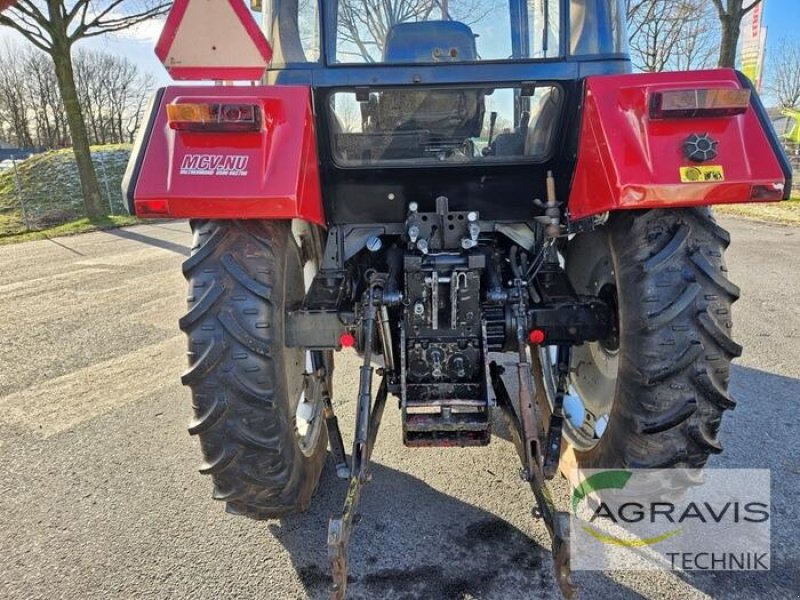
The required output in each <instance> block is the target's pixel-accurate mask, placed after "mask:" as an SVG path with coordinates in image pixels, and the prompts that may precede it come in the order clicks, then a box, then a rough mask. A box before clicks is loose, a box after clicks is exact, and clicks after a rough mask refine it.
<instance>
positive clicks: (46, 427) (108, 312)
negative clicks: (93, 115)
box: [0, 219, 800, 600]
mask: <svg viewBox="0 0 800 600" xmlns="http://www.w3.org/2000/svg"><path fill="white" fill-rule="evenodd" d="M723 224H724V225H726V226H727V227H729V228H730V229H731V231H732V233H733V238H734V243H733V246H732V248H731V251H730V255H729V256H730V257H729V265H730V271H731V274H732V278H733V279H734V280H735V281H736V282H737V283H739V284H740V285H741V286H742V289H743V299H742V301H741V302H739V303H738V304H737V305H736V310H735V317H736V327H737V329H736V331H737V336H736V337H737V339H738V341H739V342H741V343H743V344H744V345H745V348H746V351H745V355H744V356H743V357H742V358H741V359H740V360H739V361H738V363H737V366H736V368H735V371H734V375H733V383H732V385H733V390H734V393H735V395H736V396H737V398H738V400H739V406H738V408H737V409H736V411H735V412H734V413H733V414H731V415H729V416H728V417H727V418H726V419H725V420H724V422H723V430H724V431H723V442H724V444H725V446H726V452H725V453H724V454H723V455H721V456H720V457H716V458H715V459H714V460H713V461H712V464H713V465H715V466H719V467H759V468H770V469H772V481H773V484H772V485H773V489H772V498H773V504H774V508H773V515H774V517H773V518H774V521H773V529H772V539H773V557H772V565H773V570H772V571H771V572H770V573H769V574H764V573H760V574H749V573H727V574H726V573H716V574H687V575H679V574H672V573H588V572H584V573H578V574H577V576H576V579H577V581H578V583H579V584H580V585H582V589H583V594H582V597H583V598H675V599H679V598H680V599H684V598H706V597H714V598H791V597H798V594H800V557H799V556H798V555H799V554H800V551H798V542H797V540H798V539H800V511H798V498H800V457H799V456H800V452H798V451H799V450H800V444H798V437H799V436H800V424H799V423H800V420H798V417H797V416H798V414H800V411H799V410H798V409H800V316H798V313H797V309H796V306H797V302H798V298H800V278H798V276H797V265H798V262H800V228H787V227H782V226H771V225H763V224H757V223H754V222H749V221H744V220H733V219H723ZM189 241H190V237H189V234H188V232H187V225H186V224H185V223H169V224H162V225H150V226H140V227H135V228H132V229H127V230H121V231H112V232H104V233H92V234H87V235H82V236H78V237H73V238H60V239H55V240H50V241H40V242H30V243H26V244H21V245H15V246H5V247H0V273H2V278H1V279H0V315H2V317H0V464H1V465H2V479H1V480H0V481H2V489H1V491H2V494H0V516H2V521H0V564H2V567H1V568H0V598H4V599H22V598H26V599H27V598H42V599H48V600H50V599H56V598H59V599H81V600H83V599H94V598H113V599H127V598H186V599H191V600H200V599H205V598H208V599H215V600H217V599H228V598H245V599H256V598H259V599H260V598H264V599H281V600H283V599H287V598H324V597H326V589H327V588H326V586H327V581H328V580H327V576H326V569H327V563H326V554H325V533H326V524H327V519H328V517H329V516H330V515H331V514H332V513H333V512H335V511H336V510H338V509H339V507H340V502H341V500H342V497H343V494H344V483H343V482H341V481H338V480H336V479H335V477H334V474H333V472H332V469H331V468H330V467H328V468H327V469H326V472H325V473H324V475H323V482H322V485H321V491H320V492H319V494H318V496H317V498H316V502H315V504H314V506H313V507H312V509H311V510H310V511H309V512H308V513H306V514H304V515H302V516H301V517H295V518H291V519H286V520H283V521H274V522H252V521H248V520H245V519H241V518H235V517H230V516H228V515H226V514H225V513H224V512H223V509H222V506H221V505H220V504H219V503H216V502H213V501H212V500H211V499H210V482H209V481H208V480H207V478H205V477H203V476H201V475H200V474H198V473H197V471H196V468H195V467H196V466H197V465H198V464H199V462H200V456H199V449H198V444H197V440H195V439H191V438H190V437H189V436H188V435H187V433H186V425H187V423H188V421H189V417H190V412H191V407H190V398H189V393H188V391H187V390H185V389H183V388H182V387H181V385H180V383H179V381H178V376H179V374H180V373H181V371H182V370H183V369H184V366H185V356H184V350H185V348H184V341H183V339H182V336H181V335H180V334H179V331H178V329H177V320H178V316H179V315H180V313H181V310H182V309H183V306H184V294H185V290H184V287H185V286H184V281H183V278H182V276H181V273H180V263H181V261H182V260H183V258H184V257H185V255H186V254H187V253H188V244H189ZM337 369H338V370H337V374H336V390H335V394H336V404H337V406H338V410H339V413H340V417H341V420H342V422H343V423H344V424H345V433H346V435H347V434H348V433H349V432H350V431H351V430H352V419H353V406H354V393H355V392H354V390H355V389H356V379H357V377H356V375H357V372H356V361H355V360H354V357H353V356H352V355H347V354H345V355H342V356H340V359H339V362H338V367H337ZM394 407H395V405H394V403H393V402H392V403H390V405H389V406H388V407H387V412H386V415H385V417H384V424H383V428H382V435H381V436H380V439H379V441H378V445H377V448H376V451H375V454H374V459H375V467H374V479H373V482H372V483H371V484H370V485H369V487H368V488H367V489H366V491H365V494H364V496H363V511H362V513H363V520H362V521H361V523H360V524H359V525H358V527H357V529H356V533H355V535H354V538H353V540H352V546H351V548H352V550H351V574H352V583H351V586H350V590H351V592H352V597H353V598H425V599H429V598H432V599H439V598H441V599H450V598H491V599H498V598H499V599H511V598H555V597H556V595H555V585H554V581H553V576H552V568H551V562H550V559H549V552H547V551H546V550H545V549H544V547H545V546H547V540H546V535H545V531H544V528H543V527H542V526H541V525H540V524H538V523H536V522H535V521H533V520H532V519H531V517H530V516H529V511H530V506H531V496H530V492H529V491H528V490H526V488H525V487H524V485H523V484H522V482H520V480H519V478H518V476H517V470H518V461H517V458H516V455H515V453H514V450H513V448H512V446H511V444H510V443H509V442H507V441H505V440H503V439H501V438H495V440H494V441H493V442H492V444H491V446H489V447H488V448H485V449H470V450H457V449H442V450H409V449H405V448H404V447H403V446H402V443H401V439H400V423H399V419H398V411H396V410H395V409H394ZM348 437H349V436H348ZM743 484H746V482H745V483H743ZM561 500H562V501H563V500H564V498H561Z"/></svg>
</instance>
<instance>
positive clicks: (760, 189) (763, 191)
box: [750, 183, 786, 202]
mask: <svg viewBox="0 0 800 600" xmlns="http://www.w3.org/2000/svg"><path fill="white" fill-rule="evenodd" d="M785 190H786V186H785V185H784V184H782V183H773V184H771V185H754V186H753V188H752V191H751V193H750V200H752V201H754V202H780V201H781V200H783V199H784V196H785V193H784V192H785Z"/></svg>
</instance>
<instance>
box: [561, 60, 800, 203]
mask: <svg viewBox="0 0 800 600" xmlns="http://www.w3.org/2000/svg"><path fill="white" fill-rule="evenodd" d="M742 87H743V83H742V81H741V79H740V78H739V76H738V75H737V73H736V71H733V70H731V69H719V70H711V71H694V72H682V73H641V74H633V75H610V76H597V77H589V78H587V79H586V94H585V102H584V109H583V123H582V125H581V133H580V142H579V150H578V162H577V166H576V170H575V175H574V180H573V185H572V190H571V193H570V198H569V210H570V215H571V216H572V217H573V218H575V219H579V218H583V217H587V216H591V215H596V214H600V213H603V212H606V211H612V210H622V209H639V208H663V207H683V206H698V205H709V204H729V203H735V202H756V201H777V200H782V199H783V198H784V197H785V196H786V195H787V194H788V193H789V188H790V187H791V175H790V173H791V171H789V173H787V172H786V166H785V155H784V154H783V152H782V150H780V147H779V144H778V143H777V141H776V140H775V139H774V133H773V132H772V130H771V126H770V125H769V123H768V122H766V117H765V115H764V114H761V113H762V112H763V107H762V106H761V104H760V101H759V100H758V98H756V97H755V95H753V97H752V98H751V101H750V106H749V107H748V108H747V109H746V111H745V112H744V113H743V114H739V115H735V116H724V117H714V118H708V117H702V118H698V117H693V118H662V119H654V118H651V114H650V102H651V98H652V97H653V94H654V93H657V92H662V91H672V90H687V89H689V90H691V89H714V88H723V89H741V88H742ZM693 134H698V135H702V134H708V135H709V136H711V138H712V139H713V140H714V141H716V142H718V151H719V154H718V156H717V157H716V158H714V159H712V160H710V161H708V162H706V163H696V162H692V161H691V160H690V159H689V158H688V157H687V154H686V152H685V151H684V145H685V143H686V142H687V140H688V139H689V138H690V136H692V135H693ZM697 167H702V169H698V168H697ZM687 168H694V169H695V170H694V171H691V176H689V177H687V170H686V169H687ZM704 173H706V174H707V179H706V178H705V177H706V176H704ZM698 174H699V176H698ZM689 179H691V181H689Z"/></svg>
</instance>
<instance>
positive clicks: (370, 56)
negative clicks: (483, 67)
mask: <svg viewBox="0 0 800 600" xmlns="http://www.w3.org/2000/svg"><path fill="white" fill-rule="evenodd" d="M495 4H497V0H489V1H486V0H449V2H448V1H447V0H341V1H340V2H339V22H338V35H339V39H340V43H341V44H342V45H343V46H344V48H343V49H340V50H339V54H340V55H342V56H351V57H355V58H358V59H359V60H363V61H365V62H376V61H378V60H380V58H381V54H382V52H383V47H384V45H385V43H386V36H387V35H388V34H389V31H390V30H391V29H392V27H394V26H395V25H397V24H398V23H406V22H409V21H411V22H413V21H427V20H430V19H445V20H447V19H456V20H458V21H462V22H464V23H467V24H468V25H470V24H474V23H477V22H478V21H480V20H482V19H484V18H485V17H486V16H487V15H488V14H489V13H491V11H492V10H494V7H495Z"/></svg>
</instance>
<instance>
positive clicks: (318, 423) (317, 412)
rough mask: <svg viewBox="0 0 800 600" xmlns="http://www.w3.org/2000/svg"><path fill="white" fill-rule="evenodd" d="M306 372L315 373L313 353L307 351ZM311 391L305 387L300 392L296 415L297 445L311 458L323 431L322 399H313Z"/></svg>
mask: <svg viewBox="0 0 800 600" xmlns="http://www.w3.org/2000/svg"><path fill="white" fill-rule="evenodd" d="M305 356H306V371H307V372H308V373H312V372H313V365H312V362H311V352H308V351H306V352H305ZM308 391H309V390H307V389H306V388H305V386H304V387H303V389H302V391H301V392H300V398H299V399H298V401H297V409H296V410H295V415H294V424H295V434H296V436H297V443H298V445H299V446H300V451H301V452H302V453H303V454H304V455H305V456H311V455H312V454H313V453H314V451H315V449H316V447H317V441H318V440H319V435H320V432H321V431H322V421H323V414H322V412H323V411H322V398H312V397H310V396H311V395H310V394H309V393H307V392H308Z"/></svg>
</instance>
